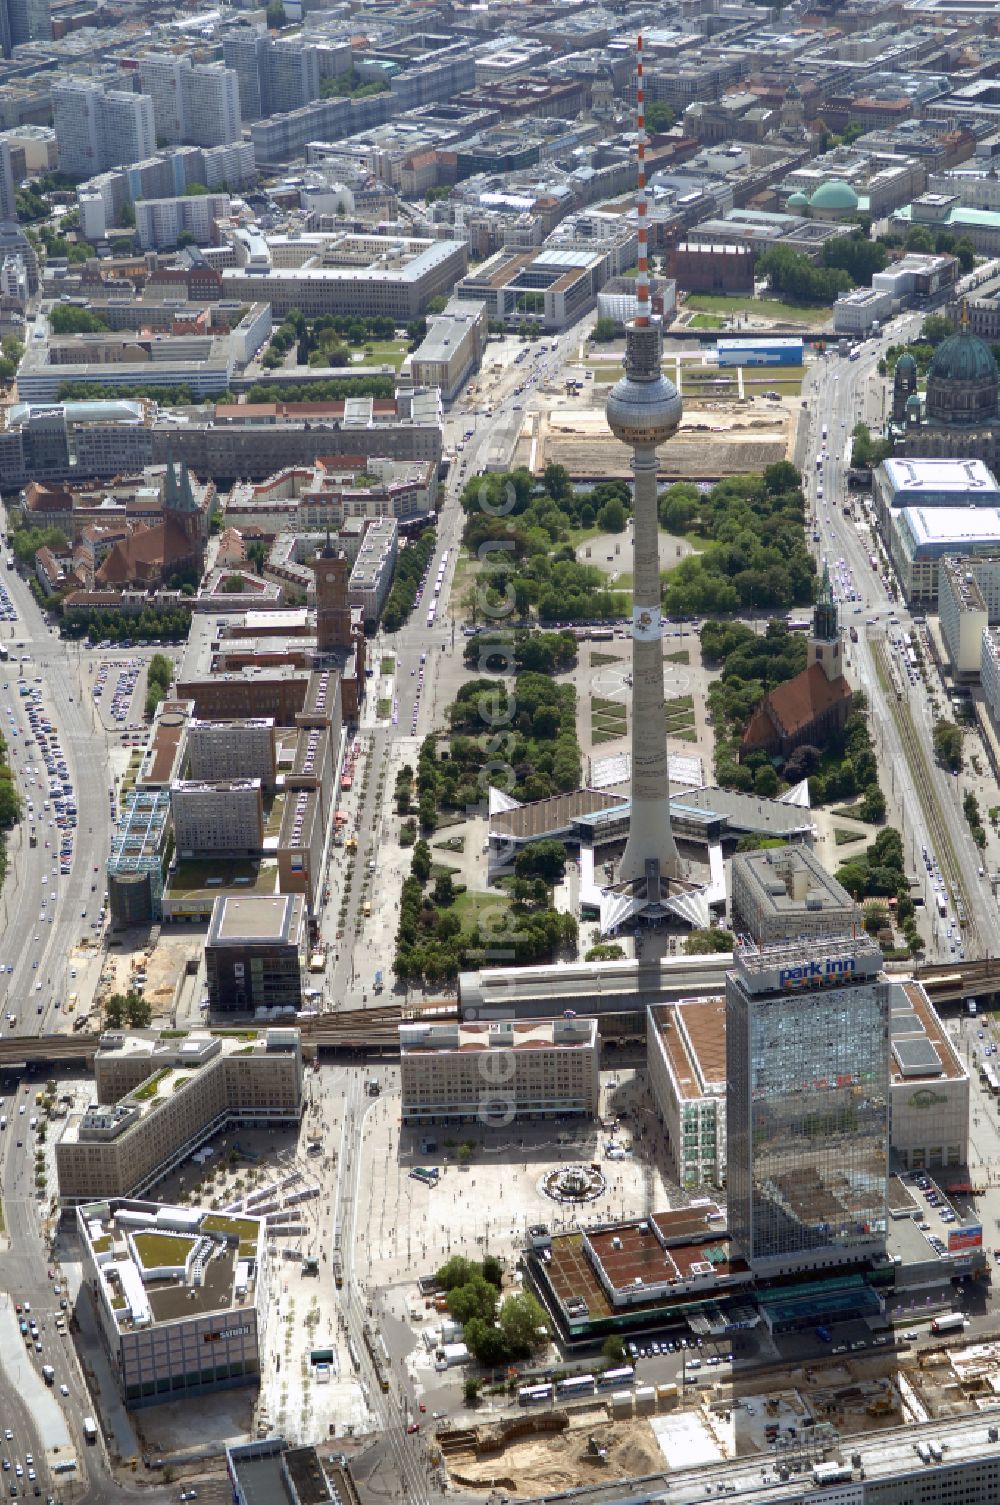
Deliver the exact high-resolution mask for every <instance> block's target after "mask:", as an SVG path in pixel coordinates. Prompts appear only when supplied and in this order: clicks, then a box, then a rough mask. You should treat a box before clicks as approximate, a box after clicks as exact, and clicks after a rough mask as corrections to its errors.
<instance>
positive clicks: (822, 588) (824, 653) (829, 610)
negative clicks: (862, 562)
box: [806, 560, 844, 680]
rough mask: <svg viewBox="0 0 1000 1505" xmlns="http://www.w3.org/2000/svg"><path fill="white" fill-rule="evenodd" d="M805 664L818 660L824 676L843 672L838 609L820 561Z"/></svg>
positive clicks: (836, 677)
mask: <svg viewBox="0 0 1000 1505" xmlns="http://www.w3.org/2000/svg"><path fill="white" fill-rule="evenodd" d="M806 662H807V665H808V664H819V666H820V668H821V669H822V670H823V673H824V674H825V675H826V677H827V679H828V680H834V679H838V678H839V677H840V676H841V675H842V674H843V672H844V640H843V636H842V634H841V631H840V612H839V611H838V609H837V602H836V600H835V599H834V594H833V586H832V584H831V582H830V571H829V569H828V568H827V565H826V562H825V560H824V563H823V578H822V579H821V580H820V584H819V590H818V592H817V594H816V605H815V607H814V609H813V626H812V635H811V636H810V638H809V656H808V659H807V660H806Z"/></svg>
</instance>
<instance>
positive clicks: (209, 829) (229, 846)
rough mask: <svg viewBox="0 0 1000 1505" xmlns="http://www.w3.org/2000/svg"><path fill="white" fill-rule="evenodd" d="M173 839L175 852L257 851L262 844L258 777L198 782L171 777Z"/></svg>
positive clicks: (261, 806)
mask: <svg viewBox="0 0 1000 1505" xmlns="http://www.w3.org/2000/svg"><path fill="white" fill-rule="evenodd" d="M170 808H171V813H172V814H173V818H174V842H175V844H176V847H177V852H178V855H179V856H185V855H193V854H195V853H198V852H203V853H204V852H230V853H243V854H248V853H251V852H259V851H260V850H261V848H262V847H263V845H264V805H263V799H262V796H261V787H260V779H226V780H220V781H219V782H217V783H216V782H204V783H203V782H202V781H201V780H199V779H175V780H174V782H173V783H172V784H171V786H170Z"/></svg>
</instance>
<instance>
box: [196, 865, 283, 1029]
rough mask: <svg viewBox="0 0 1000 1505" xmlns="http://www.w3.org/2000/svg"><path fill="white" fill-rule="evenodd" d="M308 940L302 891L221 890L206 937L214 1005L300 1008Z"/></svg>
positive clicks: (241, 1008)
mask: <svg viewBox="0 0 1000 1505" xmlns="http://www.w3.org/2000/svg"><path fill="white" fill-rule="evenodd" d="M306 942H307V934H306V907H305V902H304V901H303V899H302V896H301V895H300V894H280V895H255V894H247V895H244V894H241V895H240V896H239V897H238V898H237V897H234V896H233V895H225V896H220V897H219V898H218V899H216V901H215V905H214V907H213V909H212V919H211V923H210V924H209V927H208V935H207V937H206V939H205V974H206V978H207V986H208V998H209V1002H210V1004H211V1006H212V1008H214V1009H229V1010H233V1011H237V1012H241V1013H247V1012H251V1011H253V1010H254V1009H258V1008H266V1009H273V1008H280V1009H299V1008H301V1006H302V970H303V965H304V963H305V959H306Z"/></svg>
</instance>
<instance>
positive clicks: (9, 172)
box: [0, 141, 17, 224]
mask: <svg viewBox="0 0 1000 1505" xmlns="http://www.w3.org/2000/svg"><path fill="white" fill-rule="evenodd" d="M14 190H15V184H14V165H13V162H12V161H11V146H10V142H9V141H0V224H2V223H3V221H4V220H14V219H17V201H16V199H15V197H14Z"/></svg>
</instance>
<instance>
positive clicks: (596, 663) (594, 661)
mask: <svg viewBox="0 0 1000 1505" xmlns="http://www.w3.org/2000/svg"><path fill="white" fill-rule="evenodd" d="M620 663H621V656H620V654H617V653H599V652H598V650H597V649H596V648H595V649H594V651H593V653H592V654H591V655H590V667H591V668H592V669H601V668H603V667H604V665H605V664H620Z"/></svg>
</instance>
